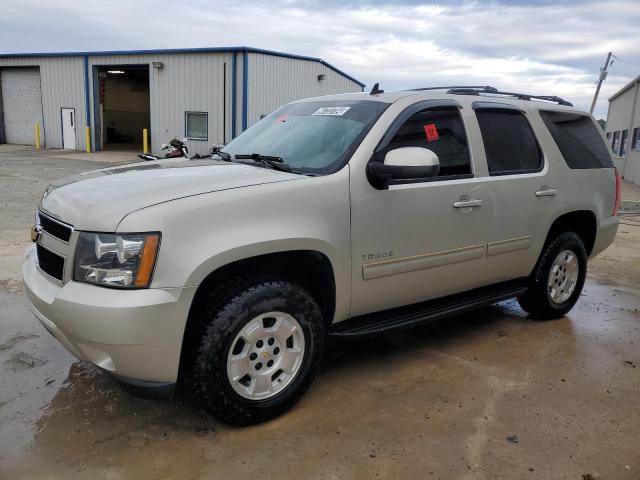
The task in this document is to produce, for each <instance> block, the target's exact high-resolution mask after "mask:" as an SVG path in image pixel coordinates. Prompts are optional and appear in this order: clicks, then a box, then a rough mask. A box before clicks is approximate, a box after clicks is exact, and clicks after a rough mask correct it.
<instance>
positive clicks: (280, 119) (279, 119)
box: [276, 115, 289, 123]
mask: <svg viewBox="0 0 640 480" xmlns="http://www.w3.org/2000/svg"><path fill="white" fill-rule="evenodd" d="M288 119H289V115H282V116H281V117H278V119H277V120H276V123H284V122H286V121H287V120H288Z"/></svg>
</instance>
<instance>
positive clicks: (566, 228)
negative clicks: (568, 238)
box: [541, 210, 598, 257]
mask: <svg viewBox="0 0 640 480" xmlns="http://www.w3.org/2000/svg"><path fill="white" fill-rule="evenodd" d="M597 231H598V221H597V217H596V214H595V213H594V212H593V211H591V210H573V211H570V212H565V213H563V214H562V215H560V216H558V217H557V218H556V219H555V220H554V221H553V222H552V224H551V226H550V227H549V232H548V233H547V238H546V240H545V242H544V247H543V249H542V253H543V252H544V249H545V248H546V246H547V245H548V244H549V242H552V241H553V239H554V238H556V237H557V236H558V235H560V234H561V233H563V232H574V233H575V234H576V235H578V236H579V237H580V239H581V240H582V243H583V244H584V248H585V250H586V252H587V257H588V256H589V255H591V252H592V251H593V247H594V245H595V241H596V233H597ZM542 253H541V254H542Z"/></svg>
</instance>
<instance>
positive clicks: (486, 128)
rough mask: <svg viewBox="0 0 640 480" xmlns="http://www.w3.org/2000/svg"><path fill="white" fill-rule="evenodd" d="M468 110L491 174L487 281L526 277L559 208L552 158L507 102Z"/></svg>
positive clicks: (521, 112) (524, 116)
mask: <svg viewBox="0 0 640 480" xmlns="http://www.w3.org/2000/svg"><path fill="white" fill-rule="evenodd" d="M472 106H473V110H474V111H475V116H476V120H477V122H478V126H479V128H480V132H481V135H482V141H483V144H484V153H485V156H486V161H487V167H488V174H489V177H488V179H487V182H486V199H487V203H488V204H489V205H488V206H489V209H490V210H491V212H492V217H491V218H490V219H489V222H490V226H489V229H488V232H487V262H486V267H487V269H488V270H487V274H488V276H489V278H488V280H489V281H490V282H491V283H495V282H500V281H504V280H511V279H514V278H519V277H525V276H527V275H529V273H530V272H531V270H532V269H533V267H534V265H535V263H536V261H537V259H538V255H539V253H540V251H541V249H542V246H543V244H544V241H545V239H546V235H547V231H548V226H549V225H550V223H551V221H552V219H553V218H554V216H555V215H556V213H557V212H558V211H559V209H560V205H561V200H560V198H561V193H562V192H561V191H560V189H561V186H560V179H559V178H557V177H554V176H553V175H552V174H551V167H552V165H551V159H549V158H548V157H547V156H546V155H545V154H544V152H543V150H542V148H541V146H540V141H539V139H538V138H537V135H536V133H535V132H534V129H533V128H532V126H531V120H532V119H531V118H530V116H531V115H532V112H530V111H529V110H525V109H524V108H523V107H521V106H519V105H517V104H509V103H504V104H501V103H495V102H488V101H487V102H485V101H479V102H474V103H473V105H472Z"/></svg>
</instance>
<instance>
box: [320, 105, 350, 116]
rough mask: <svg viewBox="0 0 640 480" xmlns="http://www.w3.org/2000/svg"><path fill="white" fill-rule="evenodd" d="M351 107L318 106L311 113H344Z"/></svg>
mask: <svg viewBox="0 0 640 480" xmlns="http://www.w3.org/2000/svg"><path fill="white" fill-rule="evenodd" d="M350 108H351V107H320V108H319V109H318V110H316V111H315V112H313V113H312V114H311V115H338V116H339V115H344V114H345V113H347V112H348V111H349V109H350Z"/></svg>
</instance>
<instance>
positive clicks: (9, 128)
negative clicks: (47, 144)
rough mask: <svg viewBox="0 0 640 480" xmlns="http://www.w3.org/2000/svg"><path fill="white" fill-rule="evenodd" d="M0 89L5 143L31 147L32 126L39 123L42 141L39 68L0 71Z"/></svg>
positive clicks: (33, 137)
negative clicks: (0, 92)
mask: <svg viewBox="0 0 640 480" xmlns="http://www.w3.org/2000/svg"><path fill="white" fill-rule="evenodd" d="M0 87H1V88H2V90H1V91H2V111H3V117H4V122H3V123H4V134H5V142H6V143H17V144H20V145H35V143H36V137H35V127H34V126H35V124H36V123H39V124H40V135H41V138H42V139H44V128H43V126H42V92H41V90H40V69H39V68H37V67H36V68H2V69H0ZM43 144H44V142H43Z"/></svg>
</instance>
